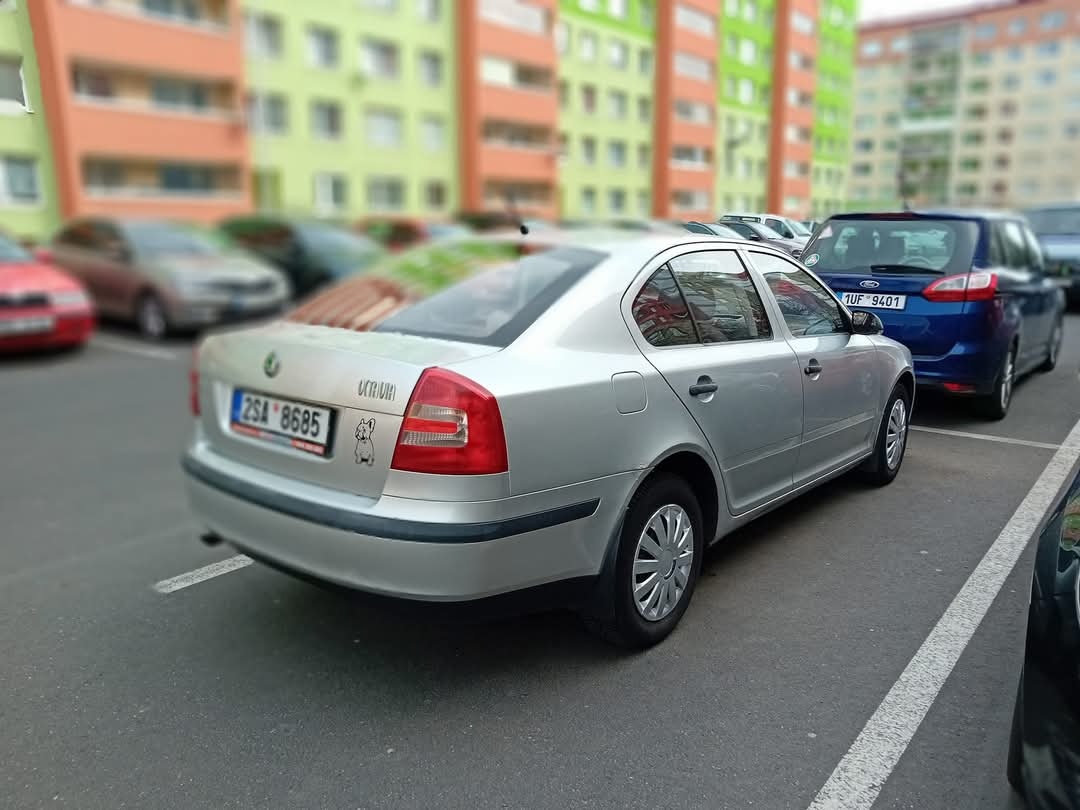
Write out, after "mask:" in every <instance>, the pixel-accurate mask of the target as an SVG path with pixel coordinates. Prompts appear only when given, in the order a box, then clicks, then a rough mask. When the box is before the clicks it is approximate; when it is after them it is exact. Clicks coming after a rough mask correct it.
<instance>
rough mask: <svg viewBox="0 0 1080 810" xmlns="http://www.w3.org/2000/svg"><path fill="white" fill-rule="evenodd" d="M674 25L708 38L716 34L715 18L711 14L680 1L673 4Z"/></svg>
mask: <svg viewBox="0 0 1080 810" xmlns="http://www.w3.org/2000/svg"><path fill="white" fill-rule="evenodd" d="M675 25H677V26H679V27H680V28H685V29H686V30H687V31H693V32H695V33H697V34H701V36H703V37H708V38H709V39H712V38H713V37H715V36H716V20H715V19H714V18H713V16H712V15H711V14H706V13H705V12H703V11H699V10H698V9H696V8H691V7H690V6H686V5H683V4H682V3H679V4H678V5H677V6H675Z"/></svg>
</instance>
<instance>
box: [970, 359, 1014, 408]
mask: <svg viewBox="0 0 1080 810" xmlns="http://www.w3.org/2000/svg"><path fill="white" fill-rule="evenodd" d="M1015 385H1016V344H1013V346H1012V347H1011V348H1010V349H1009V351H1008V352H1007V353H1006V354H1005V359H1004V360H1002V361H1001V369H1000V370H999V371H998V375H997V380H996V381H995V382H994V390H993V391H992V392H991V393H990V394H989V395H988V396H985V397H983V398H982V400H981V401H980V403H979V404H980V410H981V411H982V413H983V416H985V417H986V418H987V419H1004V418H1005V415H1006V414H1007V413H1008V412H1009V405H1011V404H1012V395H1013V387H1014V386H1015Z"/></svg>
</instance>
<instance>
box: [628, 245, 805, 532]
mask: <svg viewBox="0 0 1080 810" xmlns="http://www.w3.org/2000/svg"><path fill="white" fill-rule="evenodd" d="M631 310H632V314H633V317H634V319H635V321H636V322H637V325H638V327H639V328H640V330H641V333H642V335H643V336H644V338H645V340H646V341H647V342H648V344H649V347H648V348H646V349H645V350H644V352H645V356H646V358H647V359H648V360H649V362H650V363H652V364H653V366H654V367H655V368H656V369H657V370H658V371H659V372H660V373H661V374H662V375H663V376H664V379H665V380H666V381H667V383H668V385H670V386H671V389H672V390H673V391H674V392H675V394H676V395H677V396H678V397H679V399H681V400H682V402H683V404H684V405H685V406H686V408H687V410H688V411H689V412H690V414H691V416H693V418H694V419H695V421H696V422H697V423H698V425H699V426H700V427H701V430H702V433H704V434H705V437H706V438H707V439H708V441H709V445H710V446H711V448H712V450H713V454H714V456H715V457H716V460H717V463H718V464H719V466H720V469H721V472H722V474H723V477H724V486H725V490H726V492H727V498H728V507H729V508H730V510H731V512H732V513H733V514H741V513H743V512H746V511H748V510H750V509H753V508H754V507H756V506H760V505H761V504H764V503H767V502H768V501H770V500H772V499H773V498H776V497H778V496H780V495H783V494H785V493H786V492H788V491H789V490H790V489H791V485H792V484H791V482H792V474H793V470H794V465H795V459H796V455H797V453H798V442H799V436H800V434H801V432H802V382H801V380H800V373H799V369H798V364H797V362H796V359H795V355H794V353H793V352H792V350H791V347H790V346H788V344H787V342H786V341H785V340H784V339H783V338H782V337H781V336H780V334H779V332H778V330H777V329H775V328H774V326H773V324H772V323H771V322H770V320H769V316H768V314H767V312H766V309H765V306H764V304H763V302H762V297H761V293H760V291H759V290H758V289H757V287H756V285H755V284H754V282H753V280H752V278H751V275H750V273H749V272H748V271H747V268H746V267H745V266H744V265H743V263H742V261H741V259H740V257H739V255H738V252H737V251H734V250H705V251H694V252H690V253H686V254H683V255H681V256H678V257H676V258H673V259H671V260H670V262H669V263H667V264H665V265H664V266H663V267H661V268H660V269H659V270H657V271H655V272H654V273H653V275H652V276H651V277H650V278H649V280H648V281H647V282H646V284H645V285H644V286H643V287H642V288H641V289H640V290H639V291H638V292H637V294H636V296H635V298H634V300H633V304H632V307H631Z"/></svg>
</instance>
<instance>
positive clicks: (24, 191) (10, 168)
mask: <svg viewBox="0 0 1080 810" xmlns="http://www.w3.org/2000/svg"><path fill="white" fill-rule="evenodd" d="M0 168H2V169H3V172H4V182H3V184H0V204H2V205H34V204H35V203H38V202H40V201H41V187H40V185H39V184H38V171H37V161H35V160H34V159H33V158H26V157H15V156H12V155H5V156H4V157H2V158H0Z"/></svg>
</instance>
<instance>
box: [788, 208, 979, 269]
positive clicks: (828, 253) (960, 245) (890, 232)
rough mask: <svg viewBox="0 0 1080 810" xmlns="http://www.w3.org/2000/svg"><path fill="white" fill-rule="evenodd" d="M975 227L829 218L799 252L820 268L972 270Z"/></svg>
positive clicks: (967, 222)
mask: <svg viewBox="0 0 1080 810" xmlns="http://www.w3.org/2000/svg"><path fill="white" fill-rule="evenodd" d="M978 237H979V226H978V225H977V224H976V223H975V222H972V221H970V220H959V219H924V218H921V217H920V218H917V219H916V218H911V219H908V218H898V219H869V218H868V219H833V220H830V221H829V222H827V223H826V224H825V225H824V227H822V228H821V230H820V231H818V233H817V235H816V236H815V237H814V238H813V239H812V240H811V242H810V244H809V245H808V246H807V247H806V250H804V251H803V255H804V256H806V257H807V264H810V261H811V257H816V258H813V267H814V270H815V271H816V272H819V273H857V274H860V275H862V274H866V273H867V272H870V271H877V270H881V271H886V272H887V271H889V270H893V271H904V272H910V273H920V272H922V273H927V274H932V275H946V274H952V273H966V272H968V271H969V270H971V262H972V260H973V259H974V257H975V245H976V243H977V241H978Z"/></svg>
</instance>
